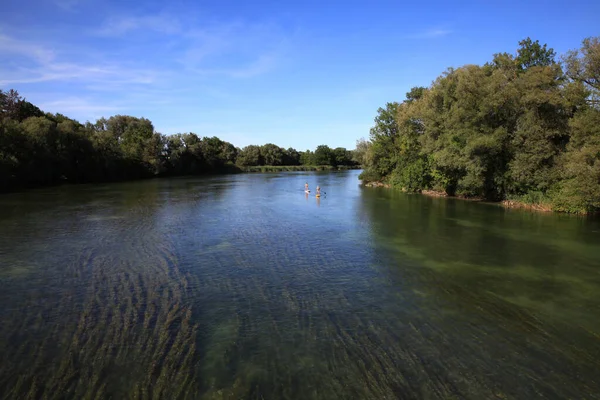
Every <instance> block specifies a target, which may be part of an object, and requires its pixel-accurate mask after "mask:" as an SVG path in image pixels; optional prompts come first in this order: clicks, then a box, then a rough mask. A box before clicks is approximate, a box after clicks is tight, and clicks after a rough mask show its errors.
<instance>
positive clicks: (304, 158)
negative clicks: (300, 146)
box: [300, 150, 315, 165]
mask: <svg viewBox="0 0 600 400" xmlns="http://www.w3.org/2000/svg"><path fill="white" fill-rule="evenodd" d="M300 162H301V163H302V165H314V164H315V161H314V153H313V152H312V151H310V150H306V151H303V152H301V153H300Z"/></svg>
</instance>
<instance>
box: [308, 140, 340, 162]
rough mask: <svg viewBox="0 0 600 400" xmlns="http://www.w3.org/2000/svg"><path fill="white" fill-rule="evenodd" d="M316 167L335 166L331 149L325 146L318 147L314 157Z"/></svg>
mask: <svg viewBox="0 0 600 400" xmlns="http://www.w3.org/2000/svg"><path fill="white" fill-rule="evenodd" d="M313 162H314V163H315V165H334V162H335V161H334V154H333V151H332V150H331V148H330V147H329V146H327V145H325V144H322V145H319V146H317V148H316V149H315V153H314V156H313Z"/></svg>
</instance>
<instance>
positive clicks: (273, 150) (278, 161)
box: [260, 143, 285, 165]
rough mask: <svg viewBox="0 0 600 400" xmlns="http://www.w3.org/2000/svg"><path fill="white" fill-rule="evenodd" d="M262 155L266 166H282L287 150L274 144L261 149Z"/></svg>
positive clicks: (268, 144) (263, 146)
mask: <svg viewBox="0 0 600 400" xmlns="http://www.w3.org/2000/svg"><path fill="white" fill-rule="evenodd" d="M260 154H261V156H262V158H263V160H264V162H265V165H282V164H283V160H284V157H285V150H284V149H282V148H281V147H279V146H277V145H274V144H273V143H267V144H265V145H262V146H261V147H260Z"/></svg>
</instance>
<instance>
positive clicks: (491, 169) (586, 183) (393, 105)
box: [356, 37, 600, 214]
mask: <svg viewBox="0 0 600 400" xmlns="http://www.w3.org/2000/svg"><path fill="white" fill-rule="evenodd" d="M356 151H357V156H358V158H359V159H360V161H361V163H362V165H363V166H364V171H363V172H362V174H361V176H360V179H362V180H363V181H364V182H367V183H378V184H384V185H389V186H392V187H396V188H399V189H401V190H404V191H406V192H426V191H430V192H432V193H437V194H440V195H448V196H458V197H465V198H478V199H483V200H489V201H503V202H505V203H507V204H520V205H530V206H533V207H537V208H540V209H544V210H554V211H562V212H570V213H580V214H588V213H595V212H598V211H600V39H599V38H598V37H590V38H586V39H584V40H583V41H582V43H581V45H580V48H578V49H574V50H571V51H568V52H567V53H566V54H564V55H562V56H561V57H557V55H556V52H555V51H554V50H553V49H552V48H549V47H548V45H547V44H544V45H542V44H540V42H539V41H537V40H536V41H533V40H532V39H530V38H526V39H524V40H522V41H520V42H519V46H518V48H517V51H516V53H515V54H509V53H496V54H494V55H493V57H492V60H491V61H489V62H486V63H485V64H484V65H464V66H462V67H460V68H448V69H447V70H446V71H444V72H443V73H442V74H441V75H440V76H439V77H438V78H437V79H435V80H434V81H433V82H432V84H431V85H430V86H429V87H421V86H416V87H413V88H412V89H411V90H410V91H409V92H408V93H406V96H405V100H404V101H402V102H389V103H387V104H386V105H385V107H382V108H379V110H378V112H377V116H376V117H375V124H374V126H373V127H372V128H371V130H370V135H369V138H368V140H365V139H361V140H359V141H358V142H357V150H356Z"/></svg>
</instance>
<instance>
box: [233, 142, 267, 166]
mask: <svg viewBox="0 0 600 400" xmlns="http://www.w3.org/2000/svg"><path fill="white" fill-rule="evenodd" d="M236 164H237V165H239V166H240V167H249V166H255V165H264V160H263V158H262V155H261V153H260V146H255V145H249V146H246V147H244V148H243V149H241V150H240V152H239V153H238V157H237V160H236Z"/></svg>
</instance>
